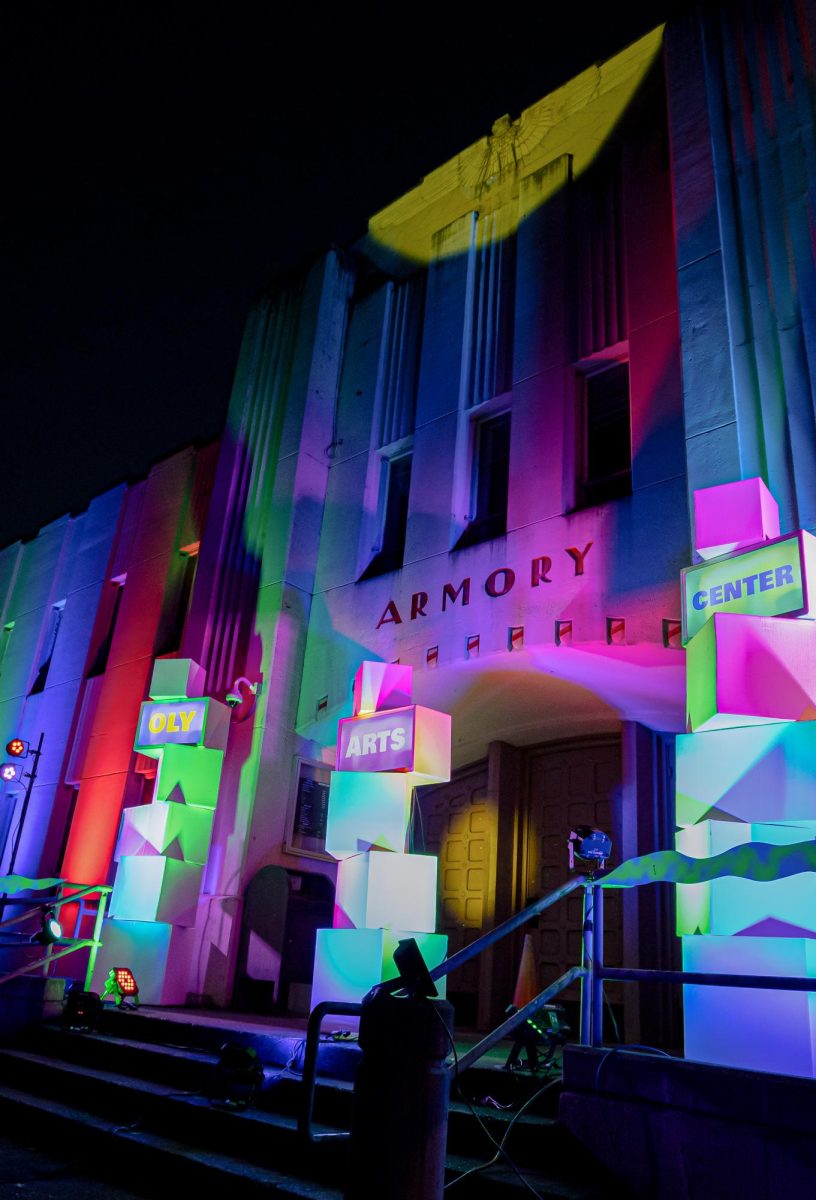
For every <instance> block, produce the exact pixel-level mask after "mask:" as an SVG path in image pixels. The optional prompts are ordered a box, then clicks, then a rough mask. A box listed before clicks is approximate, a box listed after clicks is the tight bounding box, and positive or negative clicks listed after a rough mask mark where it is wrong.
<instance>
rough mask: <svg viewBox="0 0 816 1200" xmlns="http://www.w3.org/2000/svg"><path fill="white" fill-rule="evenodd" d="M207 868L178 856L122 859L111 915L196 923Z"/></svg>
mask: <svg viewBox="0 0 816 1200" xmlns="http://www.w3.org/2000/svg"><path fill="white" fill-rule="evenodd" d="M203 875H204V868H203V867H202V866H199V865H198V864H197V863H186V862H179V860H178V859H176V858H164V857H162V856H158V855H155V856H150V857H147V856H140V857H136V858H122V859H120V860H119V867H118V870H117V872H116V882H115V883H114V885H113V892H112V893H111V901H110V915H111V916H112V917H118V918H119V919H120V920H122V921H166V922H167V923H168V924H169V925H195V921H196V910H197V908H198V897H199V893H200V891H201V881H202V878H203Z"/></svg>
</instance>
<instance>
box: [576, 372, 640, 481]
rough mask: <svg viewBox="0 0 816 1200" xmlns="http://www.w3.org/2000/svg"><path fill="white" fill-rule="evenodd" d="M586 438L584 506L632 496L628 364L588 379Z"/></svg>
mask: <svg viewBox="0 0 816 1200" xmlns="http://www.w3.org/2000/svg"><path fill="white" fill-rule="evenodd" d="M584 437H585V450H584V453H585V459H584V463H585V467H584V470H585V475H584V479H583V481H582V483H583V496H582V501H583V503H585V504H598V503H601V502H602V501H604V500H613V499H615V498H616V497H619V496H625V495H628V494H629V493H630V492H631V485H632V450H631V434H630V423H629V364H628V363H618V364H616V365H615V366H614V367H610V368H609V369H608V370H606V371H599V372H598V373H597V374H595V375H588V376H586V377H585V378H584Z"/></svg>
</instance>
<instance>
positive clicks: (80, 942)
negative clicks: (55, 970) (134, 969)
mask: <svg viewBox="0 0 816 1200" xmlns="http://www.w3.org/2000/svg"><path fill="white" fill-rule="evenodd" d="M55 886H56V887H58V888H59V892H60V893H62V894H58V895H57V896H50V897H43V899H42V900H39V901H34V902H33V903H32V898H31V897H30V896H25V897H20V898H19V899H18V898H15V897H13V896H11V897H7V898H6V899H5V900H4V902H3V903H4V905H8V904H27V905H29V906H30V907H28V908H27V909H25V911H24V912H22V913H18V914H17V915H16V916H14V917H9V918H7V919H6V920H5V921H2V922H0V929H8V928H9V927H10V926H12V925H18V924H20V923H21V922H23V921H27V920H28V919H29V918H30V917H32V916H36V915H37V914H38V913H39V912H41V911H42V910H43V909H49V908H50V909H57V908H62V907H63V905H66V904H73V903H75V902H76V903H78V905H79V911H78V913H77V920H76V923H75V927H74V936H73V937H72V938H69V939H62V944H60V943H55V944H54V945H58V946H59V948H58V949H55V948H54V946H50V947H49V949H48V953H47V954H46V955H45V956H44V957H42V958H39V959H37V960H36V961H35V962H26V963H24V964H23V966H21V967H18V968H17V969H16V970H14V971H9V972H7V973H6V974H5V975H0V986H2V985H3V984H4V983H8V981H9V980H10V979H16V978H17V976H18V975H26V974H28V973H29V972H31V971H35V970H37V968H39V967H46V968H47V967H48V966H50V964H51V963H52V962H54V961H56V959H58V958H65V956H66V955H68V954H73V953H74V952H75V951H76V950H85V949H88V948H90V954H89V955H88V964H87V967H86V970H85V985H84V986H85V991H88V990H89V989H90V986H91V981H92V979H93V973H94V967H95V966H96V956H97V953H98V951H99V947H100V946H101V945H102V939H101V933H102V922H103V920H104V917H105V909H106V907H107V902H108V896H109V895H110V893H111V892H112V891H113V888H112V886H111V885H110V884H107V883H93V884H84V883H68V882H67V881H65V880H60V881H59V882H58V884H56V885H55ZM69 889H75V890H69ZM66 892H67V894H65V893H66ZM90 895H98V896H99V903H98V904H97V906H96V913H95V914H93V915H94V931H93V937H91V938H81V937H78V936H77V934H78V933H79V927H80V925H81V923H82V918H83V916H85V915H86V913H85V905H84V899H85V897H86V896H90ZM88 915H90V914H88ZM9 945H16V946H20V945H24V943H20V942H18V943H9ZM46 974H47V970H46Z"/></svg>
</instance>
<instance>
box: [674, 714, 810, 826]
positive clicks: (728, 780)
mask: <svg viewBox="0 0 816 1200" xmlns="http://www.w3.org/2000/svg"><path fill="white" fill-rule="evenodd" d="M676 749H677V776H676V783H677V787H676V818H675V819H676V823H677V824H678V825H693V824H696V823H697V822H698V821H702V820H704V819H705V818H706V817H708V816H711V817H714V818H716V819H723V820H726V821H729V820H730V821H746V822H748V823H751V822H754V823H757V822H765V821H769V822H773V823H775V824H787V823H789V822H791V821H816V722H811V721H808V722H797V723H796V724H779V725H762V726H754V727H753V728H750V727H743V728H741V729H727V730H714V731H712V732H709V733H701V734H694V735H689V734H683V735H681V736H680V737H678V738H677V742H676Z"/></svg>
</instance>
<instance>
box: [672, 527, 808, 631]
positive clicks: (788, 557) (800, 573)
mask: <svg viewBox="0 0 816 1200" xmlns="http://www.w3.org/2000/svg"><path fill="white" fill-rule="evenodd" d="M814 570H816V538H814V537H813V536H812V535H811V534H809V533H805V532H804V531H803V530H800V531H799V533H795V534H792V535H791V536H789V537H784V538H778V539H777V540H776V541H773V542H765V543H764V545H762V546H758V547H757V549H756V550H749V551H747V552H746V553H745V554H736V555H733V556H731V557H723V558H715V559H711V560H710V561H708V562H705V563H701V564H700V565H699V566H696V567H689V568H688V569H687V570H685V571H683V572H682V591H683V642H684V643H686V642H689V641H690V640H691V639H692V638H693V637H694V635H695V633H698V632H699V631H700V630H701V629H702V627H703V626H704V625H705V623H706V621H708V619H709V617H711V616H712V614H713V613H715V612H727V613H743V614H749V615H751V616H758V617H780V616H790V617H794V616H796V617H802V616H805V617H806V616H809V615H810V599H809V594H810V586H809V585H810V583H811V582H812V581H813V579H814Z"/></svg>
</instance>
